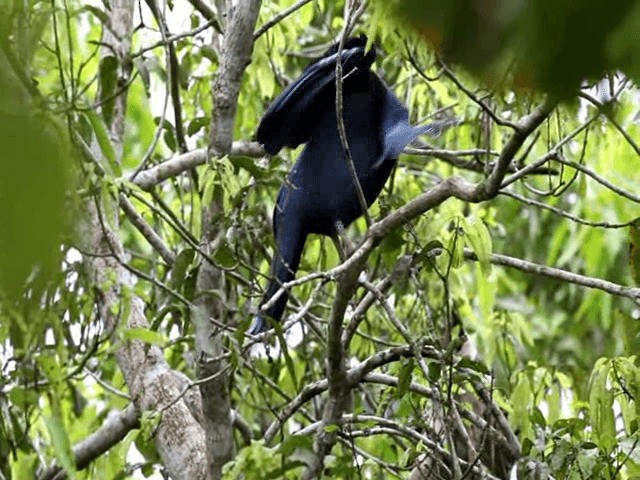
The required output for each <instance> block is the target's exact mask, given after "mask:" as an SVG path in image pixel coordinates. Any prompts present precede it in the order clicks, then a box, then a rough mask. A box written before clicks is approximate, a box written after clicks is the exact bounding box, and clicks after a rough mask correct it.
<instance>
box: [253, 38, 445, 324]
mask: <svg viewBox="0 0 640 480" xmlns="http://www.w3.org/2000/svg"><path fill="white" fill-rule="evenodd" d="M366 44H367V38H366V37H365V36H364V35H361V36H359V37H355V38H350V39H348V40H347V41H346V42H345V44H344V47H343V50H342V51H341V52H340V59H341V62H342V67H343V72H344V74H343V86H342V93H343V100H342V110H343V115H342V116H343V121H344V127H345V132H346V137H347V143H348V145H349V149H350V151H351V157H352V159H353V163H354V166H355V169H356V173H357V176H358V180H359V182H360V186H361V187H362V191H363V193H364V197H365V200H366V203H367V206H370V205H371V204H372V203H373V202H374V201H375V199H376V198H377V197H378V195H379V194H380V192H381V190H382V188H383V186H384V184H385V182H386V181H387V179H388V178H389V175H390V173H391V170H392V169H393V166H394V165H395V163H396V159H397V158H398V155H399V154H400V153H401V152H402V150H403V149H404V148H405V147H406V146H407V145H408V144H409V143H411V142H412V141H413V140H415V139H416V137H418V136H419V135H421V134H423V133H430V132H431V130H432V129H433V126H431V125H426V126H421V127H416V126H412V125H410V124H409V112H408V111H407V109H406V108H405V106H404V105H402V103H401V102H400V101H399V100H398V99H397V98H396V96H395V95H394V94H393V92H391V90H389V88H388V87H387V86H386V85H385V84H384V83H383V82H382V80H380V78H379V77H378V76H377V75H376V74H375V73H374V72H372V71H371V70H370V67H371V65H372V63H373V61H374V60H375V56H376V53H375V49H374V48H371V49H370V50H369V51H366ZM337 50H338V47H337V45H334V46H333V47H331V48H330V49H329V50H328V51H327V52H326V53H325V55H324V56H323V57H322V58H321V59H320V60H318V61H316V62H315V63H312V64H311V65H309V66H308V67H307V68H306V69H305V70H304V71H303V73H302V75H301V76H300V77H299V78H298V79H297V80H295V81H294V82H293V83H292V84H291V85H289V86H288V87H287V88H286V89H285V90H284V91H283V92H282V93H281V94H280V96H279V97H278V98H277V99H276V100H275V101H274V102H273V104H272V105H271V106H270V107H269V108H268V109H267V111H266V112H265V114H264V116H263V117H262V119H261V121H260V125H259V126H258V132H257V140H258V142H260V143H261V144H262V145H264V148H265V150H266V151H267V152H268V153H269V154H271V155H275V154H276V153H278V152H279V151H280V150H281V149H282V148H283V147H290V148H295V147H297V146H298V145H300V144H304V143H306V146H305V148H304V149H303V151H302V153H301V154H300V157H299V158H298V160H297V161H296V163H295V165H294V166H293V168H292V169H291V172H290V173H289V176H288V180H287V181H286V182H284V183H283V185H282V187H281V188H280V192H279V193H278V198H277V201H276V207H275V209H274V212H273V231H274V235H275V244H276V251H275V254H274V257H273V261H272V264H271V279H270V281H269V284H268V286H267V290H266V292H265V294H264V297H263V300H262V303H261V304H264V303H266V302H267V301H268V300H269V299H270V298H271V297H272V296H273V295H274V294H275V293H276V292H277V291H278V290H279V289H280V286H281V285H282V284H284V283H286V282H289V281H291V280H293V279H294V278H295V274H296V271H297V270H298V266H299V264H300V257H301V255H302V250H303V248H304V244H305V240H306V238H307V235H308V234H310V233H318V234H322V235H329V236H335V235H336V234H337V229H338V228H341V226H344V227H347V226H348V225H349V224H350V223H352V222H353V221H354V220H356V219H357V218H358V217H360V216H361V215H362V214H363V213H364V212H363V211H362V208H361V206H360V203H359V202H358V197H357V193H356V188H355V186H354V184H353V181H352V179H351V176H350V174H349V170H348V168H347V163H346V159H345V152H344V149H343V146H342V143H341V141H340V136H339V133H338V124H337V120H336V109H335V95H336V90H335V82H336V72H335V70H336V60H337V58H338V55H337ZM287 298H288V292H283V294H281V295H280V297H279V298H278V299H276V300H275V301H274V302H273V304H272V305H271V306H270V307H269V308H267V309H266V312H265V313H266V316H267V317H270V318H271V319H273V320H275V321H279V320H280V319H281V318H282V314H283V313H284V309H285V306H286V304H287ZM267 326H268V324H267V321H266V318H265V317H263V316H261V315H258V316H256V317H255V319H254V321H253V323H252V325H251V327H250V328H249V333H251V334H257V333H260V332H262V331H264V330H266V329H267Z"/></svg>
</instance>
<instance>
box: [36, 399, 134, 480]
mask: <svg viewBox="0 0 640 480" xmlns="http://www.w3.org/2000/svg"><path fill="white" fill-rule="evenodd" d="M138 416H139V414H138V410H137V409H136V407H135V406H134V405H133V404H129V405H128V406H127V408H125V409H124V410H122V411H121V412H117V413H115V414H110V415H109V416H108V417H107V420H106V422H105V423H104V424H103V425H102V426H101V427H100V428H99V429H98V430H96V431H95V432H93V433H92V434H91V435H89V436H88V437H87V438H85V439H84V440H82V441H81V442H79V443H78V444H77V445H75V446H74V447H73V456H74V458H75V462H76V468H77V469H78V470H82V469H84V468H86V467H87V466H88V465H89V464H90V463H91V462H92V461H93V460H95V459H96V458H98V457H99V456H100V455H102V454H103V453H106V452H107V451H109V449H110V448H111V447H113V446H114V445H116V444H117V443H119V442H120V441H121V440H122V439H123V438H124V437H125V436H126V435H127V433H129V432H130V431H131V430H133V429H134V428H138V425H139V422H138ZM63 478H66V474H65V473H64V471H63V470H62V468H61V467H59V466H58V465H52V466H51V467H49V468H47V469H46V470H45V471H44V472H43V473H41V474H40V475H38V480H53V479H55V480H62V479H63Z"/></svg>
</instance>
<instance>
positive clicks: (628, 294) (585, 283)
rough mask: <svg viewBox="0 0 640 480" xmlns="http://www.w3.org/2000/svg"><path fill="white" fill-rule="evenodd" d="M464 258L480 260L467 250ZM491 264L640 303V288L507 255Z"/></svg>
mask: <svg viewBox="0 0 640 480" xmlns="http://www.w3.org/2000/svg"><path fill="white" fill-rule="evenodd" d="M464 256H465V258H467V259H469V260H477V259H478V257H477V256H476V254H475V253H473V252H472V251H470V250H465V252H464ZM491 263H493V264H495V265H502V266H505V267H512V268H516V269H518V270H521V271H523V272H527V273H532V274H534V275H542V276H544V277H548V278H553V279H555V280H561V281H563V282H569V283H573V284H574V285H580V286H582V287H587V288H593V289H595V290H601V291H603V292H606V293H610V294H611V295H616V296H618V297H624V298H630V299H631V300H634V301H635V302H636V303H639V302H640V288H637V287H625V286H624V285H618V284H617V283H612V282H609V281H607V280H601V279H599V278H593V277H587V276H585V275H579V274H577V273H572V272H567V271H566V270H561V269H559V268H554V267H548V266H546V265H540V264H537V263H532V262H527V261H526V260H521V259H519V258H514V257H508V256H506V255H498V254H492V255H491Z"/></svg>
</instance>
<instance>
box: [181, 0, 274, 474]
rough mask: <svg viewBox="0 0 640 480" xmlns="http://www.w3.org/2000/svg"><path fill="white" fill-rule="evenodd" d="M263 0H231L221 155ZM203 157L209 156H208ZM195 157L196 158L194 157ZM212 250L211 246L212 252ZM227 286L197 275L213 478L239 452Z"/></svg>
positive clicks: (207, 232)
mask: <svg viewBox="0 0 640 480" xmlns="http://www.w3.org/2000/svg"><path fill="white" fill-rule="evenodd" d="M260 3H261V2H260V0H238V1H237V2H227V5H228V11H227V19H226V24H225V30H224V36H223V38H222V48H221V49H220V54H221V56H220V58H219V66H218V71H217V72H216V76H215V78H214V80H213V82H212V95H213V111H212V115H211V139H210V145H209V149H208V151H209V152H211V154H213V155H216V156H224V155H228V154H230V153H231V150H232V145H233V132H234V125H235V116H236V110H237V106H238V96H239V94H240V87H241V85H242V77H243V75H244V72H245V68H246V67H247V65H248V64H249V62H250V61H251V53H252V50H253V31H254V28H255V24H256V20H257V18H258V13H259V10H260ZM202 158H205V159H206V158H207V156H206V155H203V156H202ZM192 161H193V160H192ZM222 203H223V202H222V198H221V197H220V195H219V194H218V195H215V196H214V198H213V201H212V204H211V205H205V206H204V207H203V213H202V232H203V233H202V241H201V244H202V245H203V248H204V249H205V251H207V250H209V249H210V248H211V244H212V242H214V241H215V239H216V238H217V237H218V236H219V235H220V231H219V220H220V216H221V214H222V212H223V205H222ZM207 253H208V251H207ZM223 286H224V277H223V275H222V274H221V272H220V271H219V270H218V269H217V268H215V267H214V266H213V265H212V264H211V263H209V262H204V263H202V265H201V266H200V270H199V272H198V277H197V279H196V290H197V292H198V293H199V294H198V297H197V300H196V301H195V302H194V307H193V308H192V320H193V322H194V325H195V329H196V349H197V359H198V378H199V379H210V380H208V381H203V382H202V383H201V384H200V385H199V387H200V393H201V395H202V408H203V423H204V428H205V432H206V452H207V464H208V472H209V475H210V478H211V479H213V480H217V479H219V478H221V476H222V467H223V465H224V464H225V463H227V462H228V461H230V460H232V459H233V457H234V456H235V444H234V436H233V429H232V415H231V407H230V400H229V374H228V364H227V363H226V360H225V359H224V357H223V356H222V354H223V351H224V348H223V343H222V340H223V339H222V333H223V332H224V330H221V329H219V328H217V327H216V326H215V325H214V323H213V321H214V320H215V321H217V322H219V323H221V324H223V325H226V324H227V323H228V319H227V318H226V312H227V307H226V305H225V304H224V302H223V301H222V300H221V299H220V297H219V296H217V295H215V294H214V292H217V291H220V290H221V289H222V288H223Z"/></svg>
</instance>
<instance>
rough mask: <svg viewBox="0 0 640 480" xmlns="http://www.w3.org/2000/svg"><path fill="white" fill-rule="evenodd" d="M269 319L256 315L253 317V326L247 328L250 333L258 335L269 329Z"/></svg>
mask: <svg viewBox="0 0 640 480" xmlns="http://www.w3.org/2000/svg"><path fill="white" fill-rule="evenodd" d="M267 327H268V325H267V320H266V319H265V318H264V317H261V316H260V315H256V316H255V317H253V321H252V322H251V326H250V327H249V329H248V330H247V333H248V334H249V335H258V334H259V333H262V332H264V331H266V330H267Z"/></svg>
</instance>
